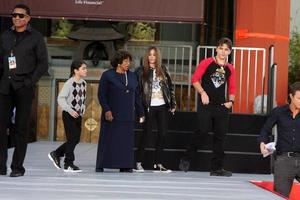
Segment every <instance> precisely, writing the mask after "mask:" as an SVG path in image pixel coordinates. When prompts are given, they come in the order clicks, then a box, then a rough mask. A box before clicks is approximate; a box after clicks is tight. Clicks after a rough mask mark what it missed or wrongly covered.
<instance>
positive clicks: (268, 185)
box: [250, 181, 300, 200]
mask: <svg viewBox="0 0 300 200" xmlns="http://www.w3.org/2000/svg"><path fill="white" fill-rule="evenodd" d="M250 183H253V184H254V185H256V186H258V187H261V188H263V189H265V190H268V191H270V192H273V193H274V194H277V195H278V196H281V195H280V194H279V193H277V192H275V191H274V190H273V182H272V181H250ZM281 197H282V196H281ZM297 197H298V198H297ZM299 199H300V184H299V183H294V184H293V187H292V191H291V193H290V198H289V200H299Z"/></svg>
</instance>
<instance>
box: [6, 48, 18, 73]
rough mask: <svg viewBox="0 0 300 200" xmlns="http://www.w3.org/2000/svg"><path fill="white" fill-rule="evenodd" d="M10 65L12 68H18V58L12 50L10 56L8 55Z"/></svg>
mask: <svg viewBox="0 0 300 200" xmlns="http://www.w3.org/2000/svg"><path fill="white" fill-rule="evenodd" d="M8 66H9V69H10V70H12V69H16V68H17V60H16V56H14V54H13V52H11V53H10V56H9V57H8Z"/></svg>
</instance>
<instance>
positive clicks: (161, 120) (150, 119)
mask: <svg viewBox="0 0 300 200" xmlns="http://www.w3.org/2000/svg"><path fill="white" fill-rule="evenodd" d="M155 122H156V124H157V132H158V134H157V138H156V140H155V157H154V163H156V164H161V163H162V153H163V148H164V143H165V135H166V133H167V128H168V109H167V107H166V105H161V106H151V107H150V109H149V111H145V122H144V124H143V132H142V136H141V139H140V142H139V146H138V151H137V162H143V161H144V156H145V146H146V142H147V136H148V135H149V134H152V128H153V125H154V123H155Z"/></svg>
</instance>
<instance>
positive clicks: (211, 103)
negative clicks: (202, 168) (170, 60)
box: [179, 38, 235, 176]
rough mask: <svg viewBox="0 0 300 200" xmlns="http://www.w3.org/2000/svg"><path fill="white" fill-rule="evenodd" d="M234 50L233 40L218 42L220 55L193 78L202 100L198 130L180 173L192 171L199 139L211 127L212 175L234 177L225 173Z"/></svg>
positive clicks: (206, 60) (200, 69)
mask: <svg viewBox="0 0 300 200" xmlns="http://www.w3.org/2000/svg"><path fill="white" fill-rule="evenodd" d="M231 49H232V42H231V40H230V39H228V38H221V39H220V40H219V41H218V42H217V48H216V53H217V55H216V56H215V57H210V58H207V59H204V60H202V61H201V62H200V63H199V65H198V66H197V68H196V71H195V73H194V74H193V77H192V84H193V86H194V88H195V90H196V91H197V93H198V94H199V97H200V98H199V99H200V101H199V102H198V103H199V106H198V110H197V116H198V124H199V127H198V129H197V131H196V132H195V134H194V135H193V137H192V139H191V143H190V145H189V147H188V148H187V151H186V156H185V157H184V158H182V159H181V160H180V164H179V169H180V170H182V171H185V172H186V171H188V170H189V166H190V161H191V159H192V157H193V154H194V153H195V152H196V151H197V146H198V144H199V143H200V141H199V140H200V138H201V137H200V136H201V135H204V134H207V133H208V132H209V131H210V124H211V125H212V130H213V132H214V134H213V147H212V151H213V156H212V160H211V172H210V175H211V176H231V175H232V173H231V172H230V171H227V170H224V169H223V162H224V155H225V154H224V148H223V146H224V139H225V136H226V133H227V129H228V122H229V111H230V109H231V108H232V106H233V104H234V98H235V70H234V67H233V65H232V64H230V63H228V56H229V55H230V53H231ZM226 85H227V87H226ZM226 89H227V90H228V91H227V93H226ZM226 94H228V95H226Z"/></svg>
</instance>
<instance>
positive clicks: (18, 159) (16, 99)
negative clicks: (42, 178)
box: [0, 87, 34, 173]
mask: <svg viewBox="0 0 300 200" xmlns="http://www.w3.org/2000/svg"><path fill="white" fill-rule="evenodd" d="M33 97H34V88H33V87H30V88H29V87H22V88H19V89H17V90H15V89H13V88H12V87H11V88H10V93H9V94H8V95H4V94H0V170H1V171H2V172H4V171H6V161H7V125H8V124H9V123H10V120H11V117H12V113H13V109H14V108H16V116H15V123H16V125H15V133H14V136H13V137H14V143H15V149H14V153H13V158H12V163H11V170H12V171H14V172H21V173H25V168H24V166H23V163H24V159H25V155H26V150H27V137H28V128H29V120H30V114H31V105H32V100H33Z"/></svg>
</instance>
